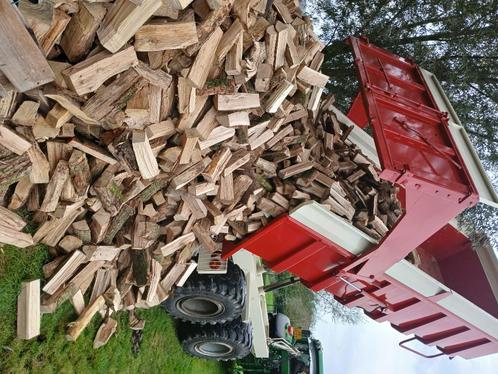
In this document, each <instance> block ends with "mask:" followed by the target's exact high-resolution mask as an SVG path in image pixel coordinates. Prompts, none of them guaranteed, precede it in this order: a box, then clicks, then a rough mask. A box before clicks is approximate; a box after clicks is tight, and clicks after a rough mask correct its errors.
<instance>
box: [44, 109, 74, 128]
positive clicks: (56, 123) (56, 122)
mask: <svg viewBox="0 0 498 374" xmlns="http://www.w3.org/2000/svg"><path fill="white" fill-rule="evenodd" d="M72 116H73V115H72V114H71V113H70V112H69V111H68V110H66V109H65V108H63V107H62V106H61V105H59V104H55V105H54V107H53V108H52V109H51V110H50V112H48V114H47V117H46V118H45V120H46V121H47V123H48V124H49V125H50V126H52V127H55V128H59V127H62V125H64V124H65V123H66V122H68V121H69V120H70V119H71V117H72Z"/></svg>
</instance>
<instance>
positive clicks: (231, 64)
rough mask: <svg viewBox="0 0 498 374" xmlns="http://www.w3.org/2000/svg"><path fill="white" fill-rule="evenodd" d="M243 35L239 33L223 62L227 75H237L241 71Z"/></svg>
mask: <svg viewBox="0 0 498 374" xmlns="http://www.w3.org/2000/svg"><path fill="white" fill-rule="evenodd" d="M243 43H244V35H243V33H240V35H239V37H238V38H237V40H236V42H235V44H234V45H233V46H232V48H231V49H230V51H229V52H228V54H227V58H226V62H225V73H226V74H227V75H239V74H240V73H242V65H241V61H242V54H243V52H244V45H243Z"/></svg>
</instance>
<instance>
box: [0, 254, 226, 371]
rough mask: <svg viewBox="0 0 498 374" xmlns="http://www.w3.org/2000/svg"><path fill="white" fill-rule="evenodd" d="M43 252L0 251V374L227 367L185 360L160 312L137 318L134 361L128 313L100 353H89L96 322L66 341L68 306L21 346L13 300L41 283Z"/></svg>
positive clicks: (48, 318) (172, 326) (71, 313)
mask: <svg viewBox="0 0 498 374" xmlns="http://www.w3.org/2000/svg"><path fill="white" fill-rule="evenodd" d="M48 258H49V254H48V250H47V248H46V247H45V246H42V245H39V246H34V247H30V248H26V249H18V248H15V247H12V246H4V247H3V248H0V372H1V373H44V374H45V373H47V374H50V373H85V374H87V373H120V374H122V373H165V374H169V373H171V374H177V373H179V374H182V373H184V374H189V373H192V374H193V373H202V374H221V373H225V372H227V370H228V366H226V365H223V364H221V363H218V362H213V361H206V360H200V359H195V358H193V357H191V356H189V355H186V354H185V353H184V352H183V351H182V349H181V346H180V344H179V342H178V339H177V337H176V333H175V323H174V321H173V320H172V319H171V318H170V317H169V316H168V315H167V314H166V313H165V312H164V311H163V310H162V309H161V308H158V307H156V308H151V309H149V310H143V311H140V312H138V313H137V315H138V316H139V317H140V318H143V319H145V321H146V322H145V329H144V334H143V340H142V343H141V348H140V352H139V353H138V354H137V355H136V356H134V355H133V353H132V351H131V347H132V343H131V335H132V331H131V329H129V328H128V327H127V323H128V317H127V314H126V313H118V314H117V315H116V316H114V318H117V320H118V322H119V326H118V330H117V331H116V334H115V335H114V336H113V337H112V338H111V340H110V341H109V343H107V345H105V346H104V347H102V348H99V349H98V350H94V349H93V347H92V343H93V338H94V336H95V333H96V331H97V329H98V327H99V325H100V322H101V319H100V316H97V317H94V319H93V320H92V322H91V324H90V326H89V327H88V328H87V329H86V330H85V331H84V332H83V333H82V335H81V336H80V337H79V338H78V340H77V341H76V342H75V343H72V342H68V341H66V339H65V331H66V327H67V324H68V323H69V322H71V321H73V320H75V319H76V314H75V312H74V311H73V309H72V306H71V305H70V304H69V303H67V302H66V303H65V304H63V305H62V306H61V307H60V308H59V309H58V310H57V311H56V312H55V313H53V314H50V315H43V317H42V324H41V335H40V336H39V337H38V338H34V339H32V340H31V341H21V340H18V339H16V338H15V334H16V299H17V295H18V293H19V290H20V284H21V282H22V281H24V280H31V279H36V278H39V277H42V272H41V267H42V265H43V264H44V263H45V262H46V261H48Z"/></svg>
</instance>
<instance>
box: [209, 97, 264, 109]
mask: <svg viewBox="0 0 498 374" xmlns="http://www.w3.org/2000/svg"><path fill="white" fill-rule="evenodd" d="M214 105H215V107H216V109H218V110H219V111H235V110H244V109H253V108H259V107H260V105H261V104H260V102H259V94H255V93H254V94H250V93H235V94H230V95H216V97H215V99H214Z"/></svg>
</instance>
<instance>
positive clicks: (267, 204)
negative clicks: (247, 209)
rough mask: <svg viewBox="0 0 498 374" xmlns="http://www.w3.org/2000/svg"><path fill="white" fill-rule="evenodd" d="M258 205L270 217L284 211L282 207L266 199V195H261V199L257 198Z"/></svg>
mask: <svg viewBox="0 0 498 374" xmlns="http://www.w3.org/2000/svg"><path fill="white" fill-rule="evenodd" d="M258 207H259V209H261V210H262V211H263V212H265V213H266V214H268V215H269V216H271V217H278V216H279V215H281V214H282V213H284V212H285V209H284V208H283V207H281V206H280V205H278V204H276V203H274V202H273V201H271V200H269V199H267V198H266V197H263V198H261V200H259V202H258Z"/></svg>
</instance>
